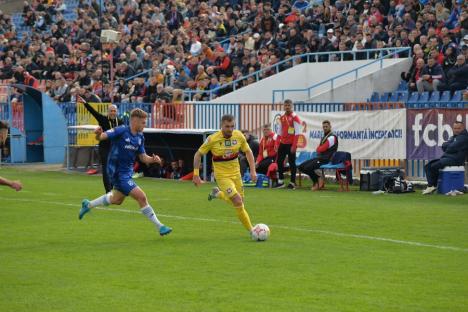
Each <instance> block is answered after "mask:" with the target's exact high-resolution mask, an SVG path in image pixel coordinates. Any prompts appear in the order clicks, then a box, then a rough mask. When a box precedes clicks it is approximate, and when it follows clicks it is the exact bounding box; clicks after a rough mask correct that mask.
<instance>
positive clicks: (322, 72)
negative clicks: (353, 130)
mask: <svg viewBox="0 0 468 312" xmlns="http://www.w3.org/2000/svg"><path fill="white" fill-rule="evenodd" d="M402 61H403V59H387V60H384V67H389V66H393V65H394V64H396V63H400V62H402ZM370 62H371V61H369V60H363V61H344V62H326V63H307V64H300V65H297V66H294V67H293V68H290V69H288V70H286V71H284V72H281V73H279V74H277V75H274V76H272V77H268V78H266V79H263V80H260V81H259V82H257V83H255V84H252V85H250V86H246V87H243V88H241V89H239V90H236V91H234V92H231V93H229V94H227V95H225V96H222V97H219V98H217V99H215V100H213V101H211V102H212V103H271V102H272V99H273V90H278V89H304V88H308V87H310V86H312V85H314V84H317V83H319V82H321V81H324V80H327V79H330V78H332V77H334V76H337V75H339V74H341V73H344V72H347V71H350V70H352V69H354V68H356V67H359V66H362V65H365V64H368V63H370ZM378 70H380V64H379V63H375V64H372V65H369V66H366V67H365V68H363V69H362V70H360V71H359V76H358V77H362V76H365V75H368V74H370V73H372V72H376V71H378ZM399 76H400V73H398V77H399ZM354 79H355V75H354V74H350V75H348V76H346V77H343V78H342V79H340V81H337V83H339V84H345V83H347V82H351V81H353V80H354ZM335 87H336V85H335ZM329 90H330V84H325V85H323V86H320V87H317V88H314V89H313V90H312V92H311V97H314V95H319V94H322V93H324V92H327V91H329ZM285 98H290V99H292V100H294V101H307V100H309V96H308V94H307V92H303V91H301V92H287V93H285ZM281 100H282V98H281V95H280V94H279V93H277V94H276V102H278V101H281Z"/></svg>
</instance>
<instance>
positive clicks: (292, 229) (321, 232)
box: [0, 197, 468, 252]
mask: <svg viewBox="0 0 468 312" xmlns="http://www.w3.org/2000/svg"><path fill="white" fill-rule="evenodd" d="M0 199H2V200H10V201H23V202H33V203H42V204H50V205H58V206H67V207H76V208H77V209H78V208H79V204H76V203H74V204H72V203H63V202H53V201H44V200H33V199H24V198H8V197H0ZM93 209H97V210H105V211H116V212H124V213H133V214H140V212H139V211H135V210H128V209H120V208H104V207H97V208H93ZM158 215H159V216H161V217H165V218H172V219H180V220H191V221H200V222H218V223H229V224H239V222H234V221H227V220H219V219H211V218H195V217H185V216H175V215H164V214H158ZM269 226H270V227H272V228H279V229H284V230H290V231H300V232H309V233H318V234H325V235H332V236H339V237H347V238H358V239H367V240H373V241H383V242H388V243H394V244H400V245H408V246H417V247H428V248H436V249H441V250H451V251H461V252H468V249H466V248H460V247H454V246H444V245H434V244H428V243H421V242H414V241H406V240H398V239H392V238H385V237H378V236H370V235H362V234H352V233H341V232H333V231H327V230H318V229H308V228H300V227H291V226H286V225H274V224H270V225H269Z"/></svg>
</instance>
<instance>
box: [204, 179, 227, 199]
mask: <svg viewBox="0 0 468 312" xmlns="http://www.w3.org/2000/svg"><path fill="white" fill-rule="evenodd" d="M216 183H217V184H218V186H215V187H213V189H212V190H211V192H210V194H208V200H213V199H215V198H217V199H222V200H225V201H227V202H231V201H230V199H229V196H228V195H227V194H226V190H227V189H228V188H229V187H230V182H229V179H227V180H226V179H223V178H220V179H216Z"/></svg>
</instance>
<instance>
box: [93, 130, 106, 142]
mask: <svg viewBox="0 0 468 312" xmlns="http://www.w3.org/2000/svg"><path fill="white" fill-rule="evenodd" d="M94 134H96V140H98V141H104V140H107V139H108V137H107V133H105V132H104V131H102V128H101V127H97V128H96V130H94Z"/></svg>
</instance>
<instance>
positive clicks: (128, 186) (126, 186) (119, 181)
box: [111, 175, 138, 196]
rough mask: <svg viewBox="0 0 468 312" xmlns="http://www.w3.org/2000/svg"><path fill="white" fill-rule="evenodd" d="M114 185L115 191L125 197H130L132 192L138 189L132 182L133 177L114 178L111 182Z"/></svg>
mask: <svg viewBox="0 0 468 312" xmlns="http://www.w3.org/2000/svg"><path fill="white" fill-rule="evenodd" d="M111 183H112V185H113V186H114V189H116V190H117V191H119V192H120V193H122V194H124V195H125V196H128V195H129V194H130V192H131V191H132V190H133V189H134V188H135V187H137V186H138V185H136V183H135V182H134V181H133V180H132V178H131V177H119V176H118V175H117V176H114V177H113V178H112V181H111Z"/></svg>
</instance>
